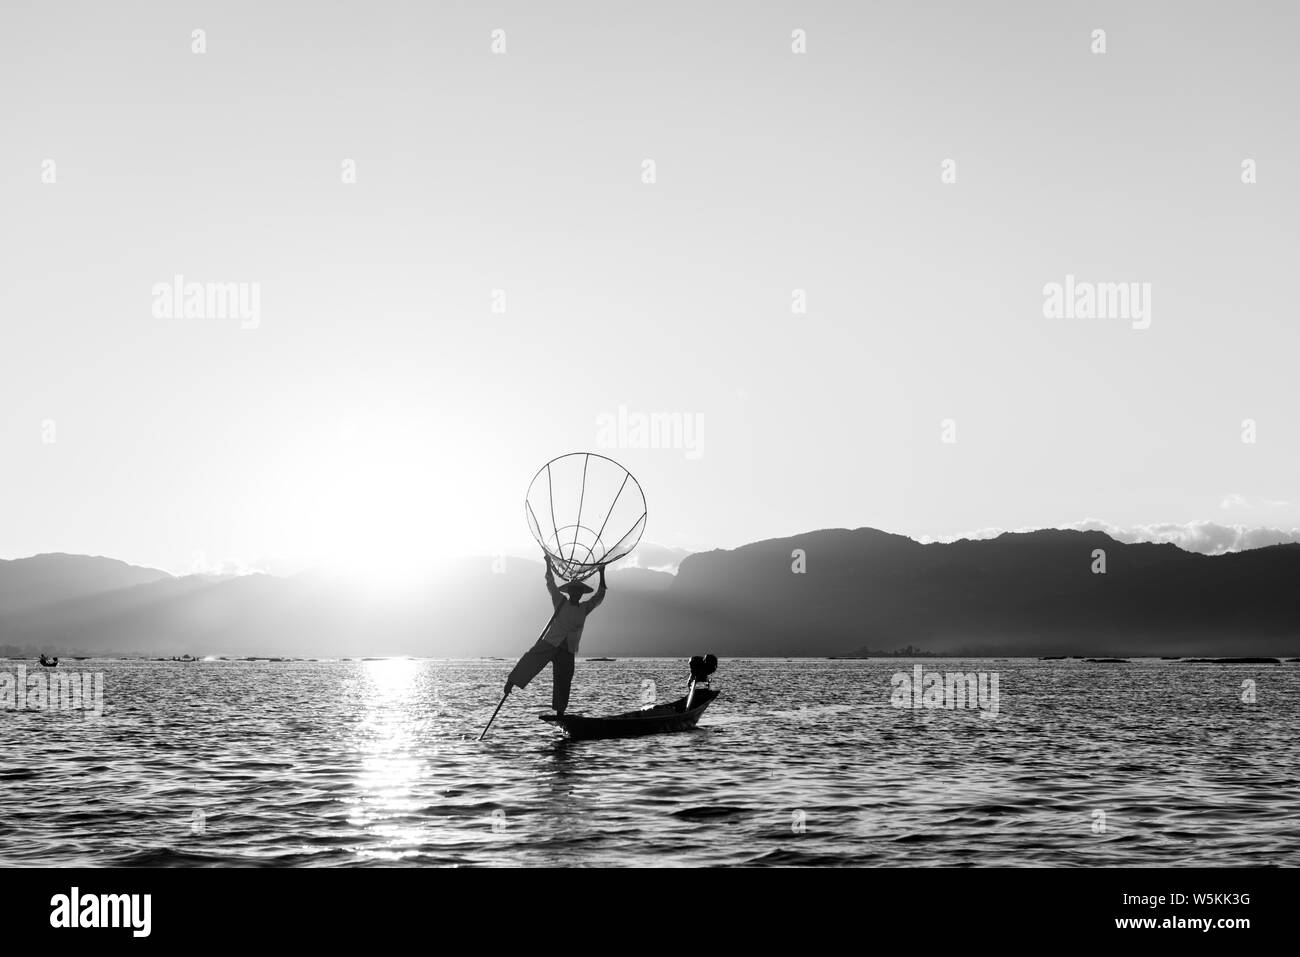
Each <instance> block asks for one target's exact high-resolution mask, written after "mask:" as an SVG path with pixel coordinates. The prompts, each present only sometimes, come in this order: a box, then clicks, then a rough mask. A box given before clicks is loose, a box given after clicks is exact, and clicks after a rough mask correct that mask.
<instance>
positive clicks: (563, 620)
mask: <svg viewBox="0 0 1300 957" xmlns="http://www.w3.org/2000/svg"><path fill="white" fill-rule="evenodd" d="M546 590H547V591H548V592H550V594H551V602H552V604H553V605H554V606H555V616H554V617H553V618H552V619H551V624H550V625H549V626H548V627H547V629H546V631H545V632H543V633H542V637H540V638H538V639H537V644H535V645H533V647H531V648H529V649H528V651H527V652H525V653H524V656H523V657H522V658H520V659H519V663H518V664H517V665H515V667H514V670H513V671H511V672H510V677H509V678H507V679H506V691H505V693H506V694H510V689H511V688H512V687H514V688H527V687H528V682H530V681H532V680H533V679H534V678H536V677H537V674H538V672H540V671H541V670H542V669H543V668H545V667H546V663H547V662H548V661H549V662H551V679H552V685H551V707H552V708H554V709H555V713H556V714H564V709H565V708H567V707H568V706H569V686H570V685H572V684H573V664H574V655H576V654H577V653H578V642H579V641H581V640H582V626H583V625H585V624H586V623H587V616H588V615H590V614H591V613H592V612H593V611H595V610H596V608H597V606H598V605H600V603H601V602H602V601H604V600H605V566H604V565H601V566H600V588H598V589H597V590H596V597H594V598H592V599H590V600H589V601H586V602H583V601H582V600H581V599H582V596H583V595H587V594H590V593H591V587H590V586H588V585H584V584H583V583H582V582H569V584H567V585H564V586H563V587H559V586H557V585H556V584H555V569H554V568H552V567H551V556H549V555H547V556H546ZM566 595H567V596H568V597H567V599H566V597H565V596H566Z"/></svg>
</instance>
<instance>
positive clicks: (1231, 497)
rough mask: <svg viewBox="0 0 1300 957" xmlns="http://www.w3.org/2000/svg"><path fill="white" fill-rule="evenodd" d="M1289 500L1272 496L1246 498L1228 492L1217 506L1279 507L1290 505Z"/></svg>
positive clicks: (1223, 507) (1227, 507)
mask: <svg viewBox="0 0 1300 957" xmlns="http://www.w3.org/2000/svg"><path fill="white" fill-rule="evenodd" d="M1290 504H1291V503H1290V502H1286V501H1282V500H1281V499H1273V498H1256V499H1251V498H1247V497H1246V496H1245V495H1238V494H1237V493H1236V492H1229V493H1228V494H1227V495H1225V496H1224V497H1223V501H1222V502H1220V503H1219V508H1222V509H1229V508H1281V507H1283V506H1286V505H1290Z"/></svg>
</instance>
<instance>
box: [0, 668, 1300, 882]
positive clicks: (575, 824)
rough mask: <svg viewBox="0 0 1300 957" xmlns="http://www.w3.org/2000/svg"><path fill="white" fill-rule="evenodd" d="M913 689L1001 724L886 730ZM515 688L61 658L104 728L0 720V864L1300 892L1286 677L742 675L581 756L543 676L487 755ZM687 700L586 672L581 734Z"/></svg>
mask: <svg viewBox="0 0 1300 957" xmlns="http://www.w3.org/2000/svg"><path fill="white" fill-rule="evenodd" d="M917 664H921V665H922V666H923V667H924V668H925V669H926V673H929V672H930V671H932V670H933V671H939V672H975V673H983V674H984V675H985V677H986V678H990V677H992V676H994V675H995V676H996V677H997V689H998V696H999V700H998V709H997V714H996V716H993V715H992V713H991V711H990V710H989V709H987V708H986V709H985V710H984V711H983V712H981V711H980V710H978V709H972V708H964V709H953V710H947V709H943V708H913V707H896V706H895V705H894V704H893V703H891V693H892V692H893V691H894V682H893V680H892V679H893V676H894V675H895V674H896V673H899V672H902V673H904V674H907V675H908V676H909V678H910V677H912V676H913V675H914V672H913V668H914V666H915V665H917ZM19 665H24V666H26V667H27V670H28V673H29V674H35V673H40V672H41V669H39V668H37V667H35V665H36V663H35V662H34V661H28V662H17V661H3V660H0V674H3V673H5V672H9V673H11V674H12V673H14V672H15V671H16V669H17V668H18V666H19ZM510 665H511V662H506V661H490V660H456V661H448V660H410V659H389V660H381V661H320V662H312V661H289V662H223V661H216V662H200V663H192V664H191V663H173V662H151V661H113V660H91V661H84V662H74V661H70V660H65V661H64V662H63V664H62V665H61V666H60V667H59V669H58V671H59V672H61V673H67V672H75V671H81V672H98V673H101V674H102V675H103V681H104V684H103V689H104V699H103V700H104V704H105V712H104V714H103V716H102V717H100V718H97V719H96V718H86V717H84V716H83V715H81V714H80V713H77V712H69V711H61V710H24V711H18V710H5V711H0V864H6V865H37V864H54V865H73V864H76V865H97V864H102V865H213V864H228V865H229V864H233V865H249V864H268V865H282V866H283V865H325V866H336V865H358V864H361V865H365V864H371V865H375V864H377V865H390V864H413V865H571V864H572V865H718V864H732V865H734V864H747V865H773V864H775V865H891V866H926V865H972V866H987V865H1069V866H1101V865H1157V864H1164V865H1194V864H1208V865H1236V866H1240V865H1258V864H1284V865H1297V864H1300V816H1298V815H1297V808H1298V802H1297V798H1298V797H1300V790H1298V789H1297V786H1298V785H1300V777H1298V775H1300V765H1298V761H1300V708H1297V704H1298V703H1300V665H1297V664H1293V663H1286V664H1280V665H1208V664H1186V663H1178V662H1162V661H1137V662H1134V663H1131V664H1091V663H1085V662H1074V661H1071V662H1058V661H1048V662H1040V661H1032V660H1026V659H996V660H995V659H973V660H965V661H958V660H954V659H924V660H919V661H918V660H903V659H889V660H886V659H873V660H868V661H821V660H792V661H787V660H779V659H731V660H724V661H723V662H722V663H721V666H720V668H719V670H718V674H717V675H716V676H715V678H716V681H715V685H714V686H715V687H717V688H719V689H720V690H721V691H722V696H721V697H720V698H719V699H718V700H717V701H716V702H714V704H713V705H712V706H711V707H710V708H709V710H708V711H707V712H706V713H705V716H704V719H703V721H702V722H701V725H700V728H699V729H697V730H696V731H694V732H688V733H682V734H671V735H657V736H651V737H646V738H641V739H631V740H622V741H590V742H567V741H566V740H564V739H563V738H562V737H561V736H560V733H559V732H558V731H556V730H554V729H553V728H552V727H551V726H550V725H548V724H545V723H543V722H541V721H539V720H538V719H537V715H538V714H539V713H540V712H542V711H544V710H546V706H547V704H548V703H549V699H550V671H549V669H547V671H545V672H543V673H542V675H541V676H540V677H539V678H538V679H537V681H535V682H534V683H533V684H532V685H531V686H530V687H529V688H528V689H527V690H526V691H524V692H516V693H515V694H513V695H511V697H510V700H509V702H508V703H507V704H506V706H505V708H503V709H502V712H501V715H500V717H499V718H498V719H497V722H496V724H495V725H494V726H493V728H492V731H491V733H490V734H489V736H488V738H487V740H486V741H484V742H482V743H480V742H478V741H476V740H475V739H476V738H477V736H478V733H479V731H480V730H481V729H482V727H483V725H484V723H485V722H486V720H487V718H488V715H489V714H490V713H491V711H492V708H493V707H494V706H495V704H496V702H497V700H498V697H499V694H500V689H501V686H502V684H503V683H504V679H505V675H506V673H507V672H508V670H509V668H510ZM686 677H687V670H686V667H685V662H683V661H681V660H676V659H674V660H668V659H628V660H621V661H614V662H583V661H580V662H579V664H578V669H577V677H576V680H575V683H574V695H573V701H572V703H571V705H570V707H571V709H572V710H574V711H578V710H586V711H590V712H592V713H601V712H612V711H620V710H629V709H632V708H636V707H638V706H639V704H640V702H641V697H642V693H643V689H646V688H648V687H650V686H649V685H648V682H654V689H653V690H654V691H655V692H657V695H658V698H659V700H661V701H664V700H669V699H670V698H673V697H678V696H679V695H680V694H681V693H682V691H683V690H684V685H685V679H686ZM987 688H988V685H987V684H986V690H987ZM1252 696H1253V699H1254V700H1253V702H1250V701H1247V700H1243V698H1251V697H1252ZM908 701H909V702H910V701H911V698H910V697H909V698H908ZM986 703H987V702H986Z"/></svg>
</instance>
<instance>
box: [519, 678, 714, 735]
mask: <svg viewBox="0 0 1300 957" xmlns="http://www.w3.org/2000/svg"><path fill="white" fill-rule="evenodd" d="M721 693H722V692H720V691H714V690H713V689H712V688H696V689H695V697H694V699H693V700H692V701H691V707H690V709H689V710H688V709H687V707H686V698H685V697H681V698H678V699H677V700H676V701H671V702H669V703H668V704H662V705H659V706H657V707H654V708H646V709H645V710H643V711H628V712H626V713H624V714H612V715H609V716H607V717H603V718H589V717H587V715H585V714H565V715H554V714H544V715H542V716H541V717H542V720H543V721H550V722H552V723H554V724H558V725H559V726H560V727H561V728H563V729H564V730H565V731H567V732H568V734H569V737H571V738H575V739H583V740H590V739H594V738H634V737H638V736H639V735H643V734H665V733H668V732H672V731H689V730H690V729H691V728H693V727H695V724H696V722H697V721H699V720H700V715H702V714H704V709H705V708H707V707H708V706H709V705H710V704H712V703H713V699H714V698H716V697H717V696H718V695H720V694H721Z"/></svg>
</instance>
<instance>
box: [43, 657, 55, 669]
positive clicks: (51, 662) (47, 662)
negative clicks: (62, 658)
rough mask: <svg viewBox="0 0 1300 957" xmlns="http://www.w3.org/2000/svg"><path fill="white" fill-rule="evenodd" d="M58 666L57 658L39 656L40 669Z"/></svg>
mask: <svg viewBox="0 0 1300 957" xmlns="http://www.w3.org/2000/svg"><path fill="white" fill-rule="evenodd" d="M58 666H59V659H58V658H51V657H49V656H48V655H41V667H42V668H57V667H58Z"/></svg>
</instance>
